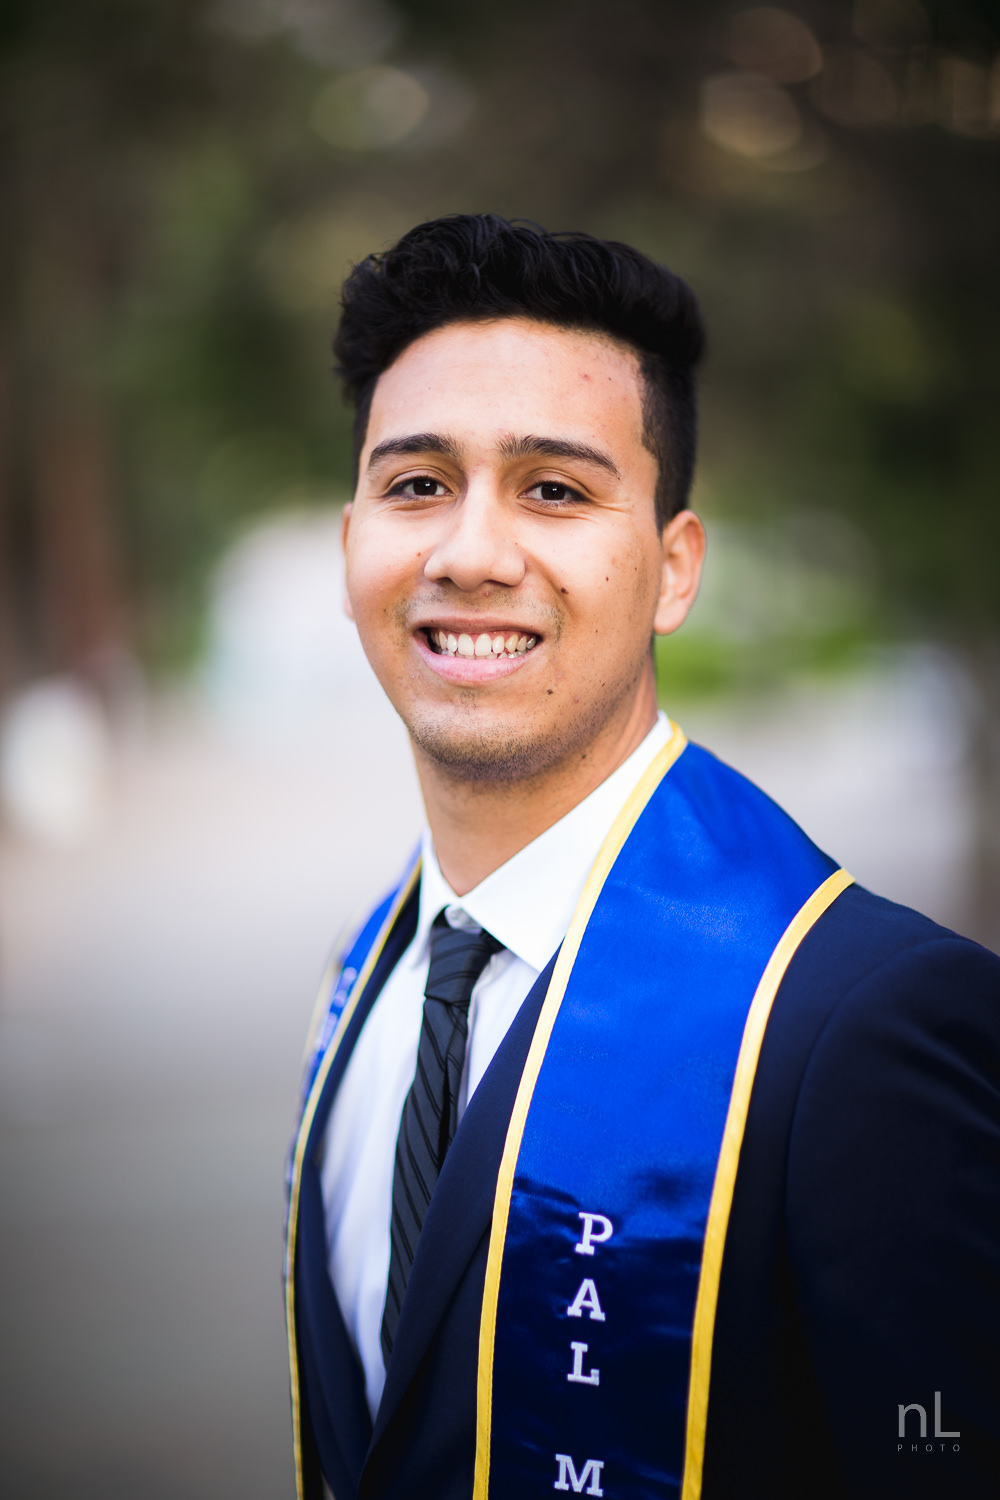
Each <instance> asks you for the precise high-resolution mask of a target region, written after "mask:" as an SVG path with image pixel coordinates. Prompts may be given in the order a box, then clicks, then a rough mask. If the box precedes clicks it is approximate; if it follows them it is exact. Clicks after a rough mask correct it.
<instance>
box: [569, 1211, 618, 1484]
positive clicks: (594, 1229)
mask: <svg viewBox="0 0 1000 1500" xmlns="http://www.w3.org/2000/svg"><path fill="white" fill-rule="evenodd" d="M577 1218H578V1219H582V1220H583V1234H582V1235H581V1236H580V1238H579V1240H578V1241H577V1243H576V1244H575V1245H574V1246H573V1249H574V1250H575V1251H576V1253H577V1255H593V1253H594V1246H595V1245H603V1243H604V1241H605V1240H609V1239H610V1238H611V1236H612V1235H613V1234H614V1232H615V1227H614V1225H613V1224H612V1222H611V1220H610V1219H606V1218H605V1217H604V1215H603V1214H587V1213H579V1214H577ZM588 1493H590V1492H589V1491H588Z"/></svg>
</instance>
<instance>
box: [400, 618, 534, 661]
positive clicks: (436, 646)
mask: <svg viewBox="0 0 1000 1500" xmlns="http://www.w3.org/2000/svg"><path fill="white" fill-rule="evenodd" d="M421 634H422V635H423V637H424V640H425V641H426V642H427V644H428V646H429V647H430V649H431V651H432V652H433V653H434V655H435V656H462V657H466V658H471V657H479V658H480V659H484V658H486V657H492V658H493V659H494V660H496V659H498V658H500V659H502V658H504V657H512V656H526V655H527V653H528V652H529V651H533V650H534V649H535V647H536V646H537V645H538V641H539V637H538V636H537V635H527V634H525V633H523V632H522V631H518V630H494V631H486V630H483V631H480V632H479V633H478V634H477V635H471V634H468V633H467V632H465V631H462V632H460V633H459V632H456V631H452V630H442V629H440V628H438V627H437V626H433V625H430V626H427V627H425V628H424V630H423V631H422V632H421Z"/></svg>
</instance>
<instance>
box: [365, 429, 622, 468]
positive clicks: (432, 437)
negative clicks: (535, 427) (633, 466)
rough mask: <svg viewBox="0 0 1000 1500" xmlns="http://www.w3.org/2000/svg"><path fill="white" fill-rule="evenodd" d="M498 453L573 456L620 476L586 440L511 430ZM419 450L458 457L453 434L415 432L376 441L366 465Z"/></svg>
mask: <svg viewBox="0 0 1000 1500" xmlns="http://www.w3.org/2000/svg"><path fill="white" fill-rule="evenodd" d="M497 448H498V452H499V454H500V457H501V458H502V459H504V460H506V461H507V462H510V460H511V459H515V458H573V459H577V460H578V461H580V462H582V463H588V464H596V465H597V467H598V468H600V469H605V470H606V471H607V472H608V473H609V474H612V475H614V477H615V479H621V477H622V476H621V471H620V470H619V469H618V467H617V465H616V464H615V463H614V462H613V460H612V459H611V457H610V456H609V454H607V453H605V452H604V451H603V450H602V449H600V448H592V447H591V446H590V444H589V443H575V442H571V441H570V440H569V439H568V438H549V437H538V436H536V435H535V434H534V433H530V432H529V433H527V434H526V435H525V436H523V437H515V436H513V435H512V434H510V435H508V436H507V437H503V438H501V439H500V442H499V444H498V445H497ZM419 453H440V454H442V455H443V456H444V457H445V458H451V459H454V460H455V462H456V463H458V462H459V461H460V460H461V457H462V450H461V446H460V445H459V444H458V443H457V442H456V441H455V439H454V438H450V437H447V436H446V435H445V434H443V433H440V432H414V433H411V434H410V435H408V436H407V437H398V438H386V439H385V440H384V441H383V442H381V443H376V444H375V447H374V448H373V449H372V451H371V454H370V456H369V459H368V468H369V469H373V468H374V467H375V465H376V464H378V463H380V462H381V461H382V459H384V458H401V457H402V458H405V457H410V456H414V455H416V454H419Z"/></svg>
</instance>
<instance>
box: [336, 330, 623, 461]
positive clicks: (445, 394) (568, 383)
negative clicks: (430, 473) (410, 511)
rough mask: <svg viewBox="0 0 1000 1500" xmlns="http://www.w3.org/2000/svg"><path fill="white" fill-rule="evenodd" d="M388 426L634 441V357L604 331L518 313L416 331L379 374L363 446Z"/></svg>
mask: <svg viewBox="0 0 1000 1500" xmlns="http://www.w3.org/2000/svg"><path fill="white" fill-rule="evenodd" d="M397 429H398V430H399V431H400V432H401V431H403V430H405V431H408V432H416V431H429V432H440V431H444V430H447V431H448V432H449V433H453V434H455V435H456V436H463V435H465V436H468V437H470V438H471V437H474V436H482V437H484V438H485V437H487V436H488V435H489V434H490V433H498V434H501V433H503V434H506V433H511V432H514V433H518V432H539V431H545V432H546V433H547V434H548V435H553V436H554V435H557V434H558V435H559V436H566V437H576V438H586V437H588V436H589V438H590V439H594V438H600V439H601V440H603V441H604V442H605V443H606V444H608V445H610V446H613V447H614V448H615V449H616V450H618V451H622V450H623V449H628V448H630V447H632V446H633V445H637V446H638V447H640V448H641V447H642V383H641V376H640V371H639V361H638V357H637V355H636V354H635V352H634V351H633V350H632V349H631V348H629V346H628V345H626V344H622V343H619V342H618V341H617V340H615V339H613V338H611V337H610V336H608V335H605V334H602V333H597V332H592V331H590V330H584V329H573V328H558V327H555V326H553V325H552V324H548V323H539V322H534V321H532V320H530V319H526V318H503V319H498V320H496V321H492V322H476V323H451V324H448V325H446V326H445V327H443V328H436V329H434V330H433V332H431V333H427V334H424V335H423V336H422V337H421V338H419V339H415V340H414V342H413V343H412V344H410V345H408V346H407V348H406V349H404V350H403V352H402V354H400V355H399V356H398V358H397V359H396V360H395V361H394V363H393V364H391V365H390V366H389V368H388V369H387V370H386V371H384V372H383V374H382V375H381V376H380V377H379V380H378V383H377V385H376V387H375V391H374V394H373V397H372V406H371V414H370V417H369V423H368V433H367V438H366V445H365V446H366V447H369V448H370V447H371V446H373V445H374V443H376V442H378V441H379V440H380V439H382V438H384V437H386V436H395V435H397Z"/></svg>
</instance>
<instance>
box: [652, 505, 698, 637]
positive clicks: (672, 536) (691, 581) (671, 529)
mask: <svg viewBox="0 0 1000 1500" xmlns="http://www.w3.org/2000/svg"><path fill="white" fill-rule="evenodd" d="M660 541H661V545H662V547H663V572H662V574H661V577H660V598H659V601H658V603H657V606H656V615H655V617H654V619H653V629H654V631H655V632H656V634H657V635H670V633H671V632H672V631H674V630H676V629H677V627H678V626H679V625H681V624H683V622H684V620H685V618H686V616H687V612H688V610H689V609H690V608H691V606H692V604H693V603H694V601H695V598H696V597H697V594H698V584H699V582H700V580H701V565H702V563H703V562H704V560H705V528H704V526H703V525H702V524H701V522H700V521H699V519H698V517H697V516H696V515H695V513H694V511H691V510H682V511H681V512H680V513H679V514H678V515H676V516H674V518H673V520H672V521H670V523H669V524H668V525H667V526H664V528H663V535H662V537H661V538H660Z"/></svg>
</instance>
